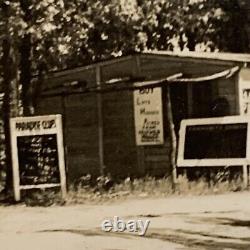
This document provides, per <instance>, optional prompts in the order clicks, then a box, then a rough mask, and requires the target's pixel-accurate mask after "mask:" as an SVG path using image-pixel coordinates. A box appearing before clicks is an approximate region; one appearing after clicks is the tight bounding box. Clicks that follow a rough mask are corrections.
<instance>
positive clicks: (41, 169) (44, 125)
mask: <svg viewBox="0 0 250 250" xmlns="http://www.w3.org/2000/svg"><path fill="white" fill-rule="evenodd" d="M10 128H11V147H12V166H13V185H14V195H15V200H16V201H19V200H20V198H21V197H20V193H21V192H20V191H21V190H25V189H36V188H38V189H42V188H52V187H61V191H62V196H63V197H65V195H66V175H65V162H64V147H63V132H62V117H61V115H46V116H31V117H17V118H11V119H10Z"/></svg>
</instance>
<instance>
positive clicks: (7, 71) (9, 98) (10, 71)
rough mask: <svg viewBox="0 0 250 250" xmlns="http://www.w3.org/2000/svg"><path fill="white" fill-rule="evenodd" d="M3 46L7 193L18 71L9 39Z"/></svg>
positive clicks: (16, 111) (5, 40) (15, 114)
mask: <svg viewBox="0 0 250 250" xmlns="http://www.w3.org/2000/svg"><path fill="white" fill-rule="evenodd" d="M2 46H3V57H2V64H3V91H4V98H3V122H4V136H5V157H6V159H5V162H6V185H5V192H6V193H9V192H10V191H11V190H12V160H11V143H10V124H9V119H10V117H16V116H18V113H19V112H18V110H19V108H18V106H19V105H18V104H19V103H18V100H19V98H18V69H17V63H16V55H15V53H14V49H13V47H12V43H11V40H10V38H9V37H7V38H5V39H4V40H3V43H2Z"/></svg>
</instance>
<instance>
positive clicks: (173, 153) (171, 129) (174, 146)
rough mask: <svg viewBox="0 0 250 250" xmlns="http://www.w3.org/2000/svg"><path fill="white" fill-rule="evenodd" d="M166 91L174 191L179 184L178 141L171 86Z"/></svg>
mask: <svg viewBox="0 0 250 250" xmlns="http://www.w3.org/2000/svg"><path fill="white" fill-rule="evenodd" d="M166 89H167V118H168V123H169V132H170V140H171V156H170V157H171V167H172V184H173V189H174V190H175V187H176V182H177V169H176V152H177V139H176V134H175V129H174V121H173V112H172V103H171V96H170V86H169V84H168V85H167V87H166Z"/></svg>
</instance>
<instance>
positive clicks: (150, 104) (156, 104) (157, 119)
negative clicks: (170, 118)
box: [134, 87, 164, 146]
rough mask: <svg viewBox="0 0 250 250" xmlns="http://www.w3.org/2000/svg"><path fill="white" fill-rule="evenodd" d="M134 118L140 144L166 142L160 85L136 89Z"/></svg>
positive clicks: (137, 142) (138, 143)
mask: <svg viewBox="0 0 250 250" xmlns="http://www.w3.org/2000/svg"><path fill="white" fill-rule="evenodd" d="M134 118H135V134H136V144H137V145H138V146H143V145H158V144H163V143H164V139H163V138H164V137H163V114H162V89H161V88H160V87H157V88H145V89H140V90H135V91H134Z"/></svg>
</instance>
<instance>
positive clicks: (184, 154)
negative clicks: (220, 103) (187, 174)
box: [177, 116, 250, 167]
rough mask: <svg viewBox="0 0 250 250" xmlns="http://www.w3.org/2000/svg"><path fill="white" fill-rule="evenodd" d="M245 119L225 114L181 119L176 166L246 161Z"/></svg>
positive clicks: (240, 163) (228, 163) (243, 163)
mask: <svg viewBox="0 0 250 250" xmlns="http://www.w3.org/2000/svg"><path fill="white" fill-rule="evenodd" d="M248 130H249V121H248V119H247V118H246V117H241V116H229V117H223V118H210V119H207V118H206V119H190V120H183V121H182V123H181V128H180V138H179V148H178V161H177V165H178V166H187V167H188V166H192V167H194V166H225V165H226V166H228V165H231V166H234V165H245V164H248V161H249V159H250V158H249V156H250V154H249V152H248V150H249V146H248V143H249V132H248Z"/></svg>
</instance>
